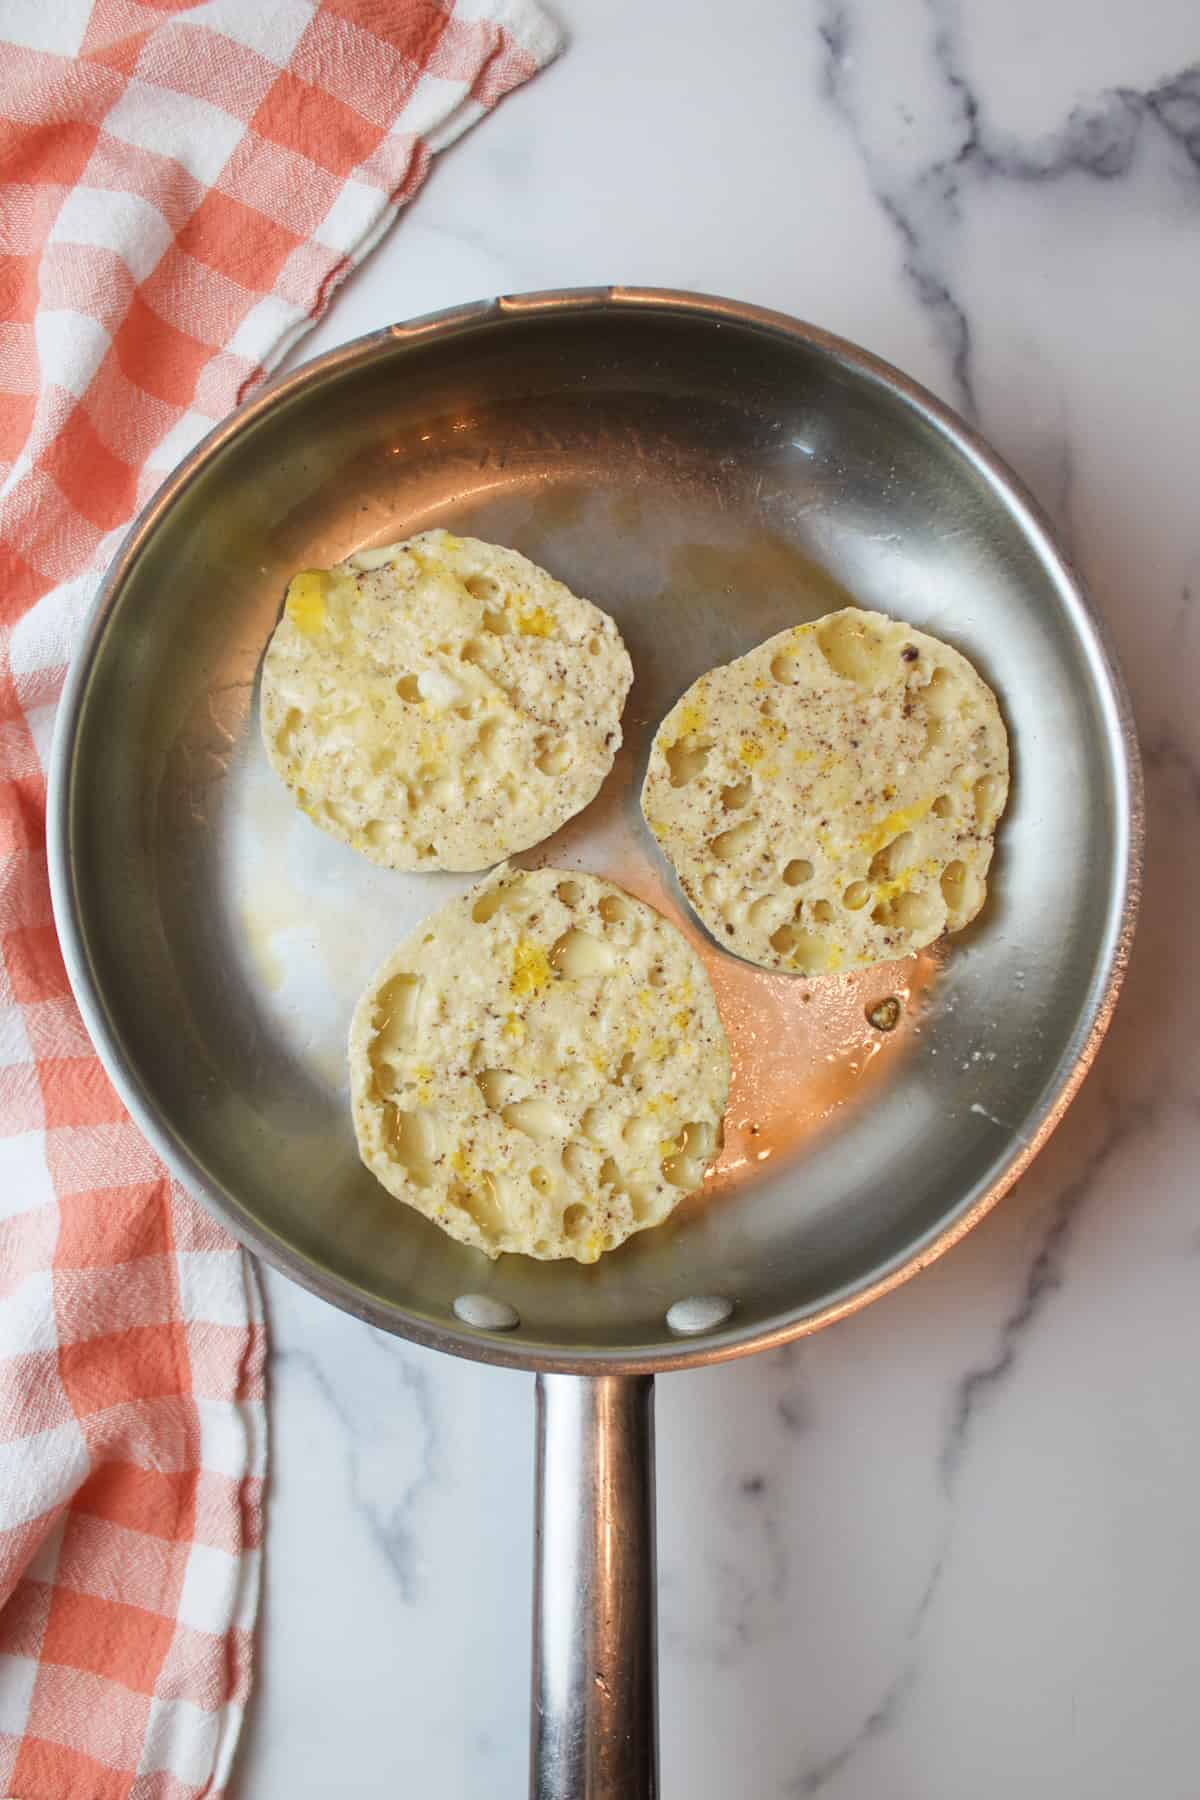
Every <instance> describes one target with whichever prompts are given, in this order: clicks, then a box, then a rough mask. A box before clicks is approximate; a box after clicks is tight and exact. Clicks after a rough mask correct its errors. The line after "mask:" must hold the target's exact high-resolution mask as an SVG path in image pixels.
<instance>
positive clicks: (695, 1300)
mask: <svg viewBox="0 0 1200 1800" xmlns="http://www.w3.org/2000/svg"><path fill="white" fill-rule="evenodd" d="M732 1311H733V1301H732V1300H726V1298H725V1296H724V1295H723V1294H689V1295H688V1297H687V1299H686V1300H676V1302H675V1304H674V1305H673V1306H669V1307H668V1308H667V1326H668V1328H669V1329H670V1330H671V1331H673V1332H674V1333H675V1335H676V1337H695V1336H696V1335H697V1333H698V1332H701V1331H714V1330H715V1329H716V1327H717V1326H718V1325H723V1324H724V1323H725V1321H726V1319H727V1318H728V1317H729V1315H730V1313H731V1312H732Z"/></svg>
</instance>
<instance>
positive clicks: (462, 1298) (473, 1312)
mask: <svg viewBox="0 0 1200 1800" xmlns="http://www.w3.org/2000/svg"><path fill="white" fill-rule="evenodd" d="M454 1312H455V1316H456V1317H457V1318H460V1319H461V1320H462V1322H463V1324H464V1325H473V1326H474V1328H475V1330H476V1331H512V1330H513V1329H514V1328H515V1327H516V1326H517V1325H519V1324H520V1323H521V1315H520V1313H519V1312H518V1311H517V1309H516V1307H515V1306H510V1305H509V1303H508V1301H507V1300H496V1299H494V1298H493V1296H492V1295H491V1294H460V1295H459V1296H458V1298H457V1300H456V1301H455V1302H454Z"/></svg>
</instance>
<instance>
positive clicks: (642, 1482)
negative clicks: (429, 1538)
mask: <svg viewBox="0 0 1200 1800" xmlns="http://www.w3.org/2000/svg"><path fill="white" fill-rule="evenodd" d="M529 1792H530V1800H657V1795H658V1668H657V1645H656V1592H655V1572H654V1380H653V1377H652V1376H649V1375H601V1376H596V1377H592V1376H581V1375H539V1376H538V1378H537V1523H536V1536H535V1540H534V1587H533V1719H532V1745H531V1762H530V1777H529Z"/></svg>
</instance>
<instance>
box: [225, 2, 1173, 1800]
mask: <svg viewBox="0 0 1200 1800" xmlns="http://www.w3.org/2000/svg"><path fill="white" fill-rule="evenodd" d="M557 11H558V12H559V14H560V16H561V17H562V18H563V20H564V22H565V24H566V25H567V27H568V30H569V33H570V37H571V40H572V41H571V46H570V48H569V49H568V51H567V52H566V54H565V55H564V56H563V58H562V59H561V60H560V61H559V63H557V64H556V65H555V66H554V67H553V68H552V69H551V70H549V71H548V72H547V73H546V75H545V76H543V77H542V78H540V79H539V80H538V81H537V82H535V83H534V84H533V85H532V86H531V87H530V88H528V89H527V90H525V91H524V92H523V93H521V94H520V95H518V96H517V97H516V98H515V99H513V100H512V101H511V102H509V103H506V104H505V105H504V106H502V107H501V108H500V109H499V111H498V112H497V114H496V116H495V117H494V118H492V119H490V120H489V121H488V122H487V123H486V124H485V125H484V126H483V127H482V128H481V130H480V131H479V132H478V133H476V134H474V135H472V136H471V137H470V138H468V139H467V140H465V141H464V143H463V144H462V145H460V146H458V147H457V148H456V149H455V150H454V151H452V152H451V153H450V154H449V155H448V156H447V157H445V158H444V159H443V160H442V161H441V162H440V163H439V165H438V166H437V168H436V169H435V172H434V175H433V177H432V179H431V181H430V183H429V184H428V187H427V188H426V190H425V191H424V192H423V194H422V195H421V196H420V198H419V200H418V201H417V203H416V204H415V205H414V207H413V208H412V209H411V211H410V213H409V214H408V215H407V216H406V217H405V218H404V219H402V220H401V222H400V224H399V226H398V228H397V230H396V231H395V232H394V234H393V235H392V237H391V239H390V240H389V241H388V242H387V243H386V244H384V245H383V246H382V247H381V249H380V250H379V251H378V252H377V253H376V256H375V258H374V259H373V261H372V263H371V264H370V265H369V266H368V268H366V269H365V270H364V271H363V272H361V273H360V274H359V275H358V276H357V277H355V279H354V280H353V281H352V282H351V283H350V284H349V286H348V287H347V288H346V290H345V291H344V292H343V294H342V295H341V297H340V298H339V301H338V303H337V305H336V306H335V308H334V309H333V312H332V313H331V315H330V317H329V319H328V320H327V321H326V322H325V323H324V324H323V326H322V327H321V328H320V329H319V331H318V332H317V333H315V334H314V335H313V337H311V338H310V339H309V340H308V342H307V344H306V345H305V346H304V351H305V353H310V352H313V351H316V350H318V349H321V348H325V347H327V346H328V345H330V344H332V343H335V342H337V341H339V340H341V339H343V338H346V337H349V336H352V335H354V334H356V333H357V332H360V331H363V330H367V329H372V328H374V327H376V326H378V325H380V324H383V323H385V322H387V321H388V320H389V319H392V318H395V317H400V316H405V315H407V314H411V313H415V312H419V311H424V310H428V309H431V308H433V307H436V306H441V305H449V304H453V303H455V302H458V301H462V300H466V299H470V298H475V297H477V296H478V295H480V294H484V293H490V292H496V291H504V290H515V289H521V288H536V287H541V286H560V285H572V284H582V283H588V282H605V281H634V282H643V283H647V284H659V285H664V286H681V287H696V288H702V289H707V290H709V291H713V292H725V293H730V294H736V295H738V296H740V297H743V298H746V299H749V300H753V301H757V302H759V303H761V304H765V305H772V306H777V307H780V308H781V309H783V310H787V311H791V312H795V313H798V314H800V315H801V316H804V317H809V318H814V319H816V320H818V321H819V322H820V323H821V324H824V325H826V326H828V327H830V328H831V329H833V330H835V331H840V332H842V333H844V334H845V335H846V336H849V337H851V338H854V339H856V340H858V341H859V342H862V343H865V344H867V345H868V346H869V347H871V348H872V349H874V350H876V351H877V352H878V353H880V354H881V355H883V356H886V357H888V358H889V359H890V360H892V361H894V362H897V363H899V364H900V365H901V366H902V367H904V368H906V369H908V370H909V371H910V372H911V373H913V374H914V375H915V376H917V377H918V379H921V380H923V381H925V382H927V383H928V384H929V385H930V386H932V387H933V388H935V389H936V390H937V391H939V392H940V393H941V394H943V395H944V396H945V397H946V398H947V399H949V400H950V401H951V402H952V403H954V404H956V405H958V406H960V407H962V408H963V409H964V410H966V411H968V412H970V414H971V415H972V417H973V419H974V421H975V423H976V424H977V425H978V426H979V427H980V428H981V429H982V430H983V431H984V432H985V434H986V435H987V436H989V437H990V438H991V440H992V441H993V442H994V443H995V444H996V446H997V448H998V449H999V450H1000V451H1001V452H1002V454H1004V455H1005V456H1006V457H1007V458H1008V459H1009V460H1010V461H1011V462H1012V464H1013V465H1014V467H1015V468H1016V469H1017V471H1018V472H1019V473H1020V474H1021V475H1022V476H1023V477H1024V479H1025V480H1026V481H1027V482H1028V483H1029V484H1030V486H1031V487H1032V488H1033V490H1034V492H1035V493H1036V494H1037V496H1038V497H1039V498H1040V499H1041V501H1042V502H1043V504H1044V505H1045V506H1046V507H1047V508H1048V509H1049V510H1050V512H1051V513H1052V515H1053V516H1054V518H1055V520H1056V522H1057V524H1058V526H1059V529H1060V531H1061V532H1062V533H1063V536H1064V539H1065V541H1066V542H1067V543H1068V545H1069V547H1070V550H1071V553H1072V555H1073V556H1074V557H1075V559H1076V560H1077V562H1078V565H1079V567H1080V569H1081V572H1082V574H1083V575H1084V578H1085V580H1086V582H1087V584H1088V586H1089V588H1090V591H1091V593H1092V595H1093V597H1094V600H1095V602H1096V605H1097V608H1098V610H1099V611H1100V613H1101V614H1102V616H1103V618H1104V620H1105V622H1106V624H1107V627H1108V629H1109V631H1110V633H1111V634H1112V637H1113V640H1114V642H1115V643H1116V645H1117V648H1118V650H1119V653H1120V655H1121V657H1122V660H1123V663H1124V666H1125V668H1126V671H1127V674H1128V677H1129V680H1130V685H1131V689H1132V692H1133V698H1134V703H1135V707H1136V709H1137V714H1138V719H1139V724H1140V728H1141V733H1142V737H1143V741H1144V746H1145V751H1146V780H1147V825H1148V833H1149V836H1148V864H1147V886H1146V898H1145V906H1144V913H1143V925H1142V930H1141V934H1140V937H1139V941H1138V945H1137V948H1136V950H1135V955H1134V960H1133V965H1132V968H1131V971H1130V976H1129V980H1128V984H1127V989H1126V995H1125V998H1124V1000H1123V1002H1122V1005H1121V1007H1120V1009H1119V1012H1118V1015H1117V1019H1116V1022H1115V1024H1114V1027H1113V1030H1112V1032H1111V1034H1110V1037H1109V1040H1108V1042H1107V1044H1106V1046H1105V1048H1104V1050H1103V1052H1102V1054H1101V1056H1100V1058H1099V1061H1098V1064H1097V1067H1096V1069H1095V1070H1094V1072H1093V1074H1092V1075H1091V1077H1090V1078H1089V1080H1088V1082H1087V1083H1086V1084H1085V1086H1084V1088H1083V1090H1082V1092H1081V1094H1080V1097H1079V1099H1078V1100H1077V1102H1076V1103H1075V1105H1074V1106H1073V1108H1072V1109H1071V1112H1070V1113H1069V1115H1068V1117H1067V1119H1066V1121H1065V1122H1064V1124H1063V1126H1062V1127H1061V1129H1060V1131H1059V1132H1058V1134H1057V1135H1056V1136H1055V1138H1054V1139H1053V1140H1052V1142H1051V1143H1050V1145H1049V1146H1048V1148H1047V1149H1046V1150H1045V1151H1044V1153H1043V1154H1042V1156H1041V1157H1040V1158H1039V1159H1038V1161H1037V1163H1036V1164H1035V1165H1034V1167H1033V1169H1032V1170H1031V1171H1030V1173H1029V1174H1028V1175H1027V1177H1026V1178H1025V1179H1024V1180H1023V1181H1022V1183H1021V1184H1020V1186H1019V1188H1018V1189H1017V1190H1016V1191H1015V1192H1014V1193H1013V1194H1011V1195H1010V1196H1009V1197H1008V1198H1007V1199H1006V1200H1005V1202H1004V1203H1003V1205H1002V1206H1001V1207H1000V1208H998V1209H997V1211H996V1212H995V1213H994V1214H993V1215H991V1216H990V1217H989V1219H987V1220H986V1221H985V1222H984V1224H983V1225H982V1226H981V1227H980V1228H979V1229H978V1230H977V1231H976V1232H974V1233H973V1234H972V1235H971V1236H970V1237H969V1238H968V1239H967V1240H965V1241H964V1243H963V1244H962V1245H960V1246H959V1247H958V1248H957V1249H956V1250H955V1251H954V1252H953V1253H952V1254H951V1255H950V1256H949V1257H947V1258H946V1259H945V1260H944V1261H943V1262H941V1263H940V1264H938V1265H936V1266H935V1267H934V1268H933V1269H932V1270H930V1271H929V1272H928V1273H927V1274H925V1275H924V1276H922V1277H921V1278H920V1279H919V1280H918V1281H916V1282H914V1283H911V1284H909V1286H907V1287H906V1288H904V1289H902V1290H900V1291H899V1292H897V1293H895V1294H893V1295H891V1296H889V1297H888V1298H887V1299H886V1300H884V1301H881V1302H880V1303H878V1304H877V1305H876V1306H875V1307H873V1308H871V1309H870V1310H869V1311H867V1312H866V1313H863V1314H861V1315H859V1316H857V1317H856V1318H854V1319H851V1320H849V1321H846V1322H845V1323H844V1324H842V1325H840V1326H838V1327H837V1328H835V1329H834V1330H832V1331H829V1332H827V1333H824V1334H822V1335H820V1336H819V1337H816V1338H813V1339H809V1340H806V1341H805V1342H803V1343H802V1344H798V1345H795V1346H793V1347H791V1348H790V1349H788V1350H786V1351H782V1352H778V1353H774V1354H771V1355H768V1356H764V1357H761V1358H756V1359H751V1360H749V1361H746V1362H744V1363H739V1364H734V1365H728V1366H726V1367H723V1368H720V1369H716V1370H712V1371H707V1372H704V1373H698V1374H688V1375H682V1376H676V1377H670V1378H667V1379H665V1380H663V1381H662V1382H660V1390H659V1398H658V1413H659V1438H660V1469H659V1521H660V1564H661V1570H660V1573H661V1630H662V1652H663V1659H662V1723H663V1763H664V1794H665V1796H666V1800H682V1797H683V1796H684V1795H687V1796H688V1797H689V1800H717V1797H718V1796H721V1797H722V1800H724V1797H725V1796H727V1795H729V1794H738V1795H746V1796H754V1797H755V1800H759V1797H762V1800H787V1797H789V1796H798V1795H812V1794H819V1795H821V1796H822V1800H880V1796H887V1800H962V1797H963V1796H964V1795H967V1794H969V1795H971V1797H972V1800H1008V1796H1010V1795H1011V1794H1012V1793H1013V1792H1014V1791H1020V1792H1022V1793H1023V1794H1025V1795H1027V1796H1029V1797H1030V1800H1043V1797H1044V1800H1075V1797H1077V1796H1078V1797H1079V1800H1082V1797H1083V1796H1087V1800H1128V1796H1129V1795H1131V1794H1134V1793H1138V1794H1147V1795H1153V1796H1154V1800H1194V1797H1195V1795H1196V1794H1197V1792H1198V1791H1200V1784H1198V1782H1197V1777H1196V1774H1195V1763H1196V1757H1195V1745H1194V1729H1193V1725H1192V1719H1193V1714H1194V1706H1195V1692H1196V1686H1197V1681H1198V1679H1200V1649H1198V1648H1197V1643H1196V1634H1195V1631H1194V1628H1193V1621H1194V1618H1195V1616H1196V1612H1197V1603H1198V1601H1200V1524H1198V1522H1197V1521H1198V1520H1200V1508H1198V1507H1197V1504H1196V1500H1197V1494H1198V1493H1200V1405H1198V1402H1197V1379H1196V1369H1197V1367H1198V1365H1200V1224H1198V1214H1200V1208H1198V1204H1197V1200H1198V1196H1197V1178H1196V1173H1195V1172H1196V1169H1197V1167H1198V1166H1200V1054H1198V1052H1197V1042H1196V1039H1197V1020H1198V1019H1200V958H1197V957H1196V956H1195V954H1194V952H1193V951H1192V950H1191V948H1190V946H1191V945H1192V944H1193V943H1194V936H1195V932H1194V925H1193V922H1192V921H1193V914H1194V896H1195V894H1196V893H1197V892H1200V706H1198V705H1197V703H1196V695H1197V693H1198V692H1200V623H1198V619H1197V613H1198V608H1197V604H1196V598H1195V596H1196V595H1197V592H1198V591H1200V512H1198V510H1197V507H1196V500H1195V490H1196V479H1197V470H1200V407H1198V406H1197V404H1196V398H1195V396H1196V389H1197V378H1198V376H1200V349H1198V347H1197V334H1196V318H1197V295H1198V294H1200V15H1198V14H1197V12H1196V9H1195V5H1194V0H1178V3H1176V0H1170V3H1167V0H1151V3H1149V4H1140V5H1134V4H1133V0H1118V3H1117V4H1114V5H1110V6H1105V7H1103V8H1096V7H1094V6H1091V5H1085V4H1084V0H1012V3H1011V4H1008V5H1005V6H1003V7H999V6H995V5H991V4H989V3H988V0H969V3H967V4H960V5H954V4H951V0H898V3H897V4H895V5H891V4H889V5H886V6H885V5H880V4H875V3H869V0H844V3H841V0H797V3H795V4H793V3H792V0H744V3H743V4H741V5H739V7H738V8H737V12H736V18H735V17H734V16H733V15H730V14H727V13H722V12H720V11H714V10H713V9H709V8H701V7H696V6H694V5H693V4H690V0H650V3H649V4H647V5H646V6H644V7H639V8H634V7H630V6H619V5H610V4H606V3H605V0H564V3H563V4H560V5H559V6H558V7H557ZM266 1285H267V1299H268V1306H269V1311H270V1320H271V1328H272V1335H273V1344H274V1353H273V1359H272V1374H271V1379H272V1421H273V1430H274V1472H273V1476H272V1486H271V1500H270V1523H269V1536H268V1543H267V1555H266V1602H265V1612H264V1622H263V1631H262V1639H261V1646H260V1660H259V1683H258V1690H257V1694H256V1698H255V1700H254V1703H253V1706H252V1711H251V1716H250V1720H249V1724H248V1727H247V1732H246V1740H245V1744H244V1748H243V1753H242V1756H241V1759H240V1764H239V1773H238V1777H237V1779H236V1781H235V1784H234V1787H233V1790H232V1792H233V1793H234V1794H235V1796H236V1797H237V1800H251V1797H253V1800H259V1797H260V1796H274V1795H276V1794H280V1795H281V1794H284V1793H286V1794H288V1796H289V1800H307V1797H308V1796H314V1797H315V1796H317V1795H321V1796H326V1795H328V1794H330V1793H353V1794H355V1795H361V1796H364V1797H366V1800H371V1796H375V1795H378V1796H379V1797H380V1800H383V1796H385V1795H386V1796H388V1797H389V1800H390V1797H391V1796H392V1795H394V1794H396V1793H397V1792H420V1793H423V1794H436V1795H437V1796H438V1800H475V1797H476V1796H483V1795H488V1796H514V1797H515V1796H518V1795H520V1794H522V1793H523V1792H524V1786H525V1774H524V1770H525V1746H526V1719H527V1676H528V1643H527V1634H528V1613H529V1596H528V1583H529V1574H530V1529H531V1527H530V1506H531V1499H532V1392H531V1384H530V1383H529V1382H527V1381H526V1380H525V1379H524V1378H522V1377H520V1376H516V1375H511V1374H506V1373H502V1372H496V1371H484V1370H481V1369H476V1368H473V1367H471V1366H469V1365H466V1364H461V1363H456V1362H452V1361H450V1360H448V1359H439V1358H436V1357H434V1356H432V1355H430V1354H428V1353H426V1352H424V1351H421V1350H418V1349H416V1348H415V1347H411V1346H408V1345H405V1344H401V1343H393V1342H391V1341H389V1340H387V1339H384V1338H381V1337H380V1336H379V1335H378V1334H376V1333H372V1332H370V1331H368V1330H367V1329H366V1328H365V1327H363V1326H361V1325H360V1324H358V1323H357V1322H355V1321H354V1320H351V1319H349V1318H345V1317H342V1316H340V1315H338V1314H335V1313H333V1312H332V1311H330V1310H329V1309H327V1308H324V1307H322V1306H320V1305H319V1304H318V1303H317V1302H316V1301H315V1300H313V1299H312V1298H311V1297H310V1296H308V1295H306V1294H304V1293H302V1292H300V1291H299V1290H298V1289H295V1288H291V1287H289V1286H288V1285H287V1284H285V1283H283V1282H281V1281H280V1280H278V1279H277V1278H275V1277H268V1280H267V1284H266Z"/></svg>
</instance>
